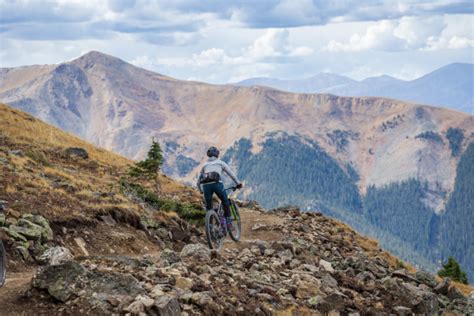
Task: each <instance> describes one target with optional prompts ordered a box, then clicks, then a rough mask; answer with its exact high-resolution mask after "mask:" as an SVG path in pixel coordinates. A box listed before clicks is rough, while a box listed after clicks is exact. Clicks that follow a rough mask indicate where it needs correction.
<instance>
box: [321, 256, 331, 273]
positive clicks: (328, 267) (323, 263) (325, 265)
mask: <svg viewBox="0 0 474 316" xmlns="http://www.w3.org/2000/svg"><path fill="white" fill-rule="evenodd" d="M319 265H320V266H321V267H323V268H324V270H326V271H327V272H329V273H334V268H333V267H332V264H331V263H330V262H327V261H326V260H323V259H321V260H319Z"/></svg>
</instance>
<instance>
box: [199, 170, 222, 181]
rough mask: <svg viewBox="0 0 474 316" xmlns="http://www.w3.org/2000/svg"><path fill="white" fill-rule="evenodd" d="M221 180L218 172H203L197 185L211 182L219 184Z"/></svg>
mask: <svg viewBox="0 0 474 316" xmlns="http://www.w3.org/2000/svg"><path fill="white" fill-rule="evenodd" d="M220 180H221V176H220V174H219V173H218V172H215V171H213V172H205V173H203V174H202V176H201V179H200V180H199V183H201V184H205V183H211V182H219V181H220Z"/></svg>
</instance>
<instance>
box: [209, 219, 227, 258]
mask: <svg viewBox="0 0 474 316" xmlns="http://www.w3.org/2000/svg"><path fill="white" fill-rule="evenodd" d="M206 239H207V245H208V246H209V248H210V249H217V250H220V249H221V248H222V246H223V245H224V239H225V234H223V233H222V228H221V221H220V219H219V216H218V215H217V213H216V211H214V210H210V211H207V213H206Z"/></svg>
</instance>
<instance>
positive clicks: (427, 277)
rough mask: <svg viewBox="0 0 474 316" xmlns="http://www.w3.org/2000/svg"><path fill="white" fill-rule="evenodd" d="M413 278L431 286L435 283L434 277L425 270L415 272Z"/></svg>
mask: <svg viewBox="0 0 474 316" xmlns="http://www.w3.org/2000/svg"><path fill="white" fill-rule="evenodd" d="M415 279H417V280H418V281H419V282H421V283H424V284H426V285H428V286H429V287H432V288H433V287H435V286H436V284H437V282H436V279H435V277H434V276H433V275H432V274H431V273H428V272H426V271H417V272H416V273H415Z"/></svg>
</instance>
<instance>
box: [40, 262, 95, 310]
mask: <svg viewBox="0 0 474 316" xmlns="http://www.w3.org/2000/svg"><path fill="white" fill-rule="evenodd" d="M84 278H87V270H86V269H85V268H84V267H83V266H81V265H80V264H79V263H77V262H75V261H67V262H65V263H63V264H60V265H56V266H48V267H46V268H45V269H44V270H42V271H41V272H40V273H39V274H38V275H37V276H35V277H34V278H33V281H32V286H33V287H34V288H37V289H44V290H47V291H48V293H49V294H50V295H51V296H52V297H54V298H55V299H57V300H59V301H61V302H66V301H67V300H69V299H70V298H71V297H72V296H73V295H77V294H78V293H79V290H80V289H78V288H76V287H73V286H72V285H73V284H77V283H78V282H80V281H81V280H82V279H84ZM80 287H81V288H82V287H83V286H82V284H81V286H80Z"/></svg>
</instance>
